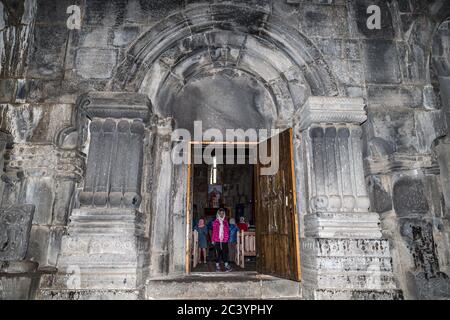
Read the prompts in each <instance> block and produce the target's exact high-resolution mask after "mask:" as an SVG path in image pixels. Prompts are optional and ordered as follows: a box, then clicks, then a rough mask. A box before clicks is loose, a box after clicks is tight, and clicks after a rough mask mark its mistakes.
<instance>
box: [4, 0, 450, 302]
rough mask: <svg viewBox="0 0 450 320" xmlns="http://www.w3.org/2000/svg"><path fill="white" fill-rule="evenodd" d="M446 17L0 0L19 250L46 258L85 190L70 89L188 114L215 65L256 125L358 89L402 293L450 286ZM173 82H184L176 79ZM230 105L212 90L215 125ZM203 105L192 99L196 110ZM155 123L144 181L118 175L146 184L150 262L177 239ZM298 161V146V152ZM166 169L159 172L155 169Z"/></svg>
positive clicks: (316, 4) (296, 7) (191, 3)
mask: <svg viewBox="0 0 450 320" xmlns="http://www.w3.org/2000/svg"><path fill="white" fill-rule="evenodd" d="M74 4H75V5H79V6H80V8H81V12H82V20H81V29H80V30H76V29H75V30H69V29H68V28H67V19H68V16H69V14H67V13H66V9H67V7H68V6H69V5H74ZM371 4H376V5H378V6H379V7H380V8H381V15H382V28H381V30H369V29H368V28H367V26H366V21H367V17H368V15H367V13H366V10H367V7H368V5H371ZM230 12H232V14H230ZM449 16H450V7H449V5H448V3H447V2H446V1H442V0H435V1H420V0H390V1H384V0H327V1H323V0H311V1H306V0H251V1H238V0H232V1H231V0H230V1H219V0H211V1H201V0H199V1H196V0H170V1H169V0H152V1H150V0H148V1H141V0H127V1H125V0H113V1H107V2H106V1H100V0H84V1H81V0H58V1H53V0H19V1H9V0H3V1H1V2H0V131H2V132H7V133H10V134H11V135H12V137H13V144H12V145H11V148H10V149H8V150H6V157H5V174H4V175H3V177H2V180H3V181H4V182H5V183H4V184H3V186H2V188H3V189H4V190H1V191H2V196H1V197H0V199H2V204H1V206H2V207H4V206H7V205H16V204H25V203H29V204H33V205H34V206H35V213H34V218H33V226H32V228H31V232H30V246H29V249H28V252H27V258H29V259H30V260H33V261H36V262H38V263H39V264H40V265H41V266H42V267H43V266H57V260H58V259H57V257H58V254H59V253H60V247H61V241H62V238H63V235H64V234H65V233H66V231H67V225H68V222H69V216H70V214H71V212H72V209H73V208H74V207H75V208H79V207H80V205H81V206H85V205H86V201H87V200H86V199H85V198H84V197H81V204H80V198H79V197H78V196H77V193H78V192H77V190H78V191H81V190H84V192H86V191H89V181H90V180H89V178H90V175H89V176H86V175H85V165H86V155H87V154H88V148H87V147H88V145H89V139H92V135H91V136H89V135H88V133H87V128H88V126H87V121H88V120H89V117H85V116H84V115H82V112H80V110H79V109H78V106H79V104H77V99H78V98H79V97H80V96H81V95H83V94H85V93H87V92H91V91H103V92H108V91H109V92H111V91H126V92H132V93H135V92H141V93H143V94H145V95H147V96H148V97H149V98H150V100H151V103H152V105H153V108H154V110H153V111H154V112H155V116H157V117H160V118H161V119H162V118H166V117H171V116H173V117H174V125H175V127H176V126H177V125H178V124H180V123H183V120H184V121H185V122H186V119H188V117H190V116H191V114H190V113H189V111H188V112H186V111H185V110H184V109H177V107H180V106H184V107H185V109H188V110H191V108H192V106H193V105H196V106H197V105H199V103H200V102H201V101H202V99H200V98H199V99H193V100H192V101H187V100H186V99H185V97H186V96H188V97H192V96H193V95H194V94H196V93H198V92H200V93H202V94H204V95H205V96H209V95H210V94H211V93H217V92H218V91H219V90H220V86H221V83H222V84H223V83H224V81H225V80H220V79H219V80H217V79H218V77H219V76H224V77H225V78H224V79H226V81H233V80H229V79H233V78H239V79H241V80H239V81H241V82H240V83H239V82H236V83H235V84H234V85H233V86H232V85H229V86H228V85H227V88H231V89H232V88H236V86H242V87H245V86H248V87H249V88H250V87H251V88H253V89H252V90H254V92H255V94H254V96H255V99H254V100H251V99H249V98H248V96H245V99H246V100H245V101H250V102H251V103H250V102H249V103H248V104H249V105H250V104H251V110H250V111H248V112H246V113H245V117H249V118H251V119H253V120H255V123H256V124H257V125H258V126H262V127H272V126H277V127H281V128H285V127H289V126H292V125H293V118H294V114H295V113H296V112H297V111H298V110H299V109H300V108H301V107H302V106H303V105H304V104H305V102H306V101H307V99H308V97H309V96H311V95H313V96H341V97H348V98H363V101H364V104H365V105H366V111H367V115H368V120H367V121H366V122H365V123H364V124H363V125H362V129H363V131H362V139H363V145H362V157H363V158H364V172H365V177H366V180H365V183H366V186H367V187H368V191H369V193H368V195H369V197H370V211H371V212H376V213H378V214H379V215H380V218H381V221H382V231H383V237H385V238H387V239H389V243H390V246H391V253H392V259H393V266H394V275H395V279H396V281H397V284H398V286H399V287H400V288H401V289H402V290H403V292H404V294H405V297H406V298H428V297H440V296H448V290H449V289H448V288H449V285H448V276H447V275H449V272H450V252H449V232H450V229H449V228H450V227H449V222H448V219H449V213H448V212H449V211H448V210H449V208H450V204H449V203H450V200H449V199H450V195H449V192H450V191H449V190H450V186H449V181H450V178H449V166H450V164H449V163H450V162H449V159H448V150H449V149H448V146H449V145H450V144H449V143H448V141H447V138H445V137H446V135H447V133H448V128H447V127H448V125H447V124H448V123H449V122H448V117H446V115H447V114H450V112H449V111H448V110H450V109H449V102H448V99H449V94H448V92H449V91H450V89H449V88H450V81H448V78H449V77H450V73H448V70H450V68H448V65H449V64H448V61H449V54H450V53H449V52H450V51H449V48H448V47H446V46H445V44H447V45H448V41H446V40H445V39H447V40H448V37H449V31H448V26H447V24H445V23H443V21H444V20H445V19H446V18H448V17H449ZM221 19H222V20H221ZM212 21H220V23H219V24H218V25H215V26H213V25H211V23H212ZM214 30H216V31H217V30H220V32H214ZM443 44H444V45H443ZM205 52H207V55H205ZM430 56H432V57H433V59H430ZM286 57H287V58H286ZM204 59H211V61H210V62H211V63H210V64H204V63H203V62H204ZM430 60H431V61H430ZM208 61H209V60H208ZM183 62H184V63H183ZM238 64H239V67H241V69H243V70H244V71H242V72H246V73H245V74H251V77H257V78H258V79H260V80H259V81H260V84H261V83H262V84H264V86H259V85H254V84H252V81H251V80H246V77H247V76H240V75H239V73H236V72H232V73H225V75H224V71H223V70H224V68H225V69H226V67H235V66H237V65H238ZM203 67H205V68H206V69H207V70H206V71H205V72H203V71H202V70H203V69H202V68H203ZM217 70H219V71H217ZM240 72H241V71H240ZM252 72H253V74H252ZM211 77H212V78H213V79H216V80H217V81H215V82H213V81H209V80H210V79H212V78H211ZM251 77H250V78H251ZM219 78H220V77H219ZM191 80H192V81H193V82H190V81H191ZM185 83H190V84H191V85H189V86H186V88H185V89H184V90H186V91H183V88H184V84H185ZM205 83H206V84H207V85H203V84H205ZM199 88H200V89H201V90H200V89H199ZM263 88H266V89H263ZM267 88H269V89H267ZM189 90H190V91H189ZM196 90H197V91H196ZM243 91H245V90H243ZM247 92H249V90H247ZM241 97H242V95H237V96H236V95H235V96H233V95H224V96H223V98H224V99H231V98H232V99H236V101H238V100H239V99H240V98H241ZM219 100H220V99H219ZM212 101H213V100H212ZM210 103H211V102H210ZM230 106H232V104H226V103H224V104H223V107H222V104H221V105H220V107H221V108H222V109H221V112H216V113H215V114H214V117H213V118H214V119H212V120H211V122H210V123H211V125H214V126H219V127H220V126H228V127H229V126H233V125H236V126H240V125H241V124H242V122H240V121H241V120H242V119H241V120H240V121H237V120H239V116H238V117H236V115H239V114H241V113H239V111H235V110H233V109H230V108H231V107H230ZM174 110H175V111H174ZM208 110H209V109H205V108H204V107H203V106H201V105H199V106H198V108H197V109H196V110H195V112H196V114H197V115H204V114H207V112H208ZM233 113H234V114H233ZM229 114H233V116H234V118H233V117H230V118H227V116H228V115H229ZM242 114H243V113H242ZM102 116H105V117H110V116H111V115H102ZM243 117H244V115H243ZM206 118H208V117H205V121H206V120H208V119H206ZM189 119H190V118H189ZM225 119H227V120H226V121H225ZM256 120H257V121H256ZM127 121H128V120H127ZM152 123H153V122H152ZM161 126H162V124H161V123H160V124H159V125H158V124H157V122H155V123H153V124H152V125H148V126H146V128H145V132H144V133H143V135H144V136H143V137H144V141H143V148H144V149H143V150H144V155H143V159H142V161H143V162H142V163H143V164H144V165H143V167H142V171H141V172H142V180H140V181H130V184H133V185H134V189H133V190H132V191H130V192H131V193H133V194H135V193H136V190H135V189H136V188H137V186H139V187H140V186H141V185H142V189H141V190H140V191H142V192H137V194H140V196H142V202H141V201H140V200H139V208H138V209H139V210H140V211H141V212H142V213H143V214H144V215H145V216H146V220H147V224H146V225H145V227H143V228H144V229H145V232H144V233H145V234H144V235H142V234H141V235H142V237H144V238H147V237H148V238H149V243H150V247H151V248H153V249H152V250H154V252H155V255H153V257H151V258H150V271H151V272H150V273H151V274H155V275H161V274H167V273H168V272H176V273H182V272H183V271H184V254H185V247H184V244H183V241H184V238H185V237H184V234H182V232H184V231H183V230H185V226H184V223H185V222H184V221H185V216H186V212H185V206H184V205H183V201H185V191H186V190H185V189H186V182H185V178H186V175H187V172H186V170H185V168H181V167H170V166H169V165H168V164H167V163H164V161H165V160H164V159H165V158H164V157H165V156H167V154H165V153H160V152H159V151H158V150H157V149H155V148H156V146H158V145H161V148H163V146H164V145H167V143H168V142H167V141H165V139H166V138H167V137H165V135H166V134H167V132H163V131H164V130H163V129H161V128H160V129H158V128H159V127H161ZM163 127H164V126H163ZM91 129H92V128H91ZM171 129H172V128H170V130H171ZM158 130H159V134H158ZM161 130H163V131H161ZM155 139H156V140H155ZM164 150H165V149H164ZM89 156H92V154H88V157H89ZM303 160H304V159H303ZM303 160H302V157H301V156H299V155H297V164H299V165H300V166H302V165H303V164H304V161H303ZM87 164H88V169H89V160H88V162H87ZM149 166H151V169H149ZM161 167H162V168H163V171H162V173H160V171H159V169H160V168H161ZM87 172H89V170H88V171H87ZM167 176H170V177H173V181H171V182H170V184H169V185H164V184H160V183H157V181H159V180H160V179H164V178H167ZM83 177H85V178H83ZM138 178H141V176H140V174H138ZM297 178H298V177H297ZM298 183H299V184H301V183H303V182H301V181H299V182H298ZM297 189H299V190H304V189H303V188H297ZM161 193H166V195H167V197H169V198H170V197H171V198H170V199H174V200H173V202H170V199H169V198H168V199H166V200H167V201H169V202H170V203H171V204H170V205H169V206H167V205H166V202H164V201H165V200H164V199H162V198H158V199H159V200H161V201H162V202H157V201H156V200H155V197H157V195H158V194H161ZM94 198H95V197H94ZM125 198H126V197H125ZM125 198H124V199H125ZM301 198H302V197H299V199H301ZM111 199H112V198H111ZM121 199H122V198H121ZM114 201H115V200H114ZM120 201H122V200H120ZM127 201H128V200H127ZM130 201H132V199H131V200H130ZM300 205H302V206H303V205H305V204H304V203H301V204H300ZM300 211H301V210H300ZM78 212H79V211H78ZM155 212H163V213H164V216H160V215H159V216H155ZM302 219H303V216H301V219H300V221H301V229H302V234H304V233H305V230H304V221H303V220H302ZM168 221H172V222H173V224H171V225H170V227H168V229H167V230H166V234H167V239H165V240H164V241H163V242H159V240H158V241H156V240H157V239H154V238H152V230H153V228H154V225H155V224H161V223H168ZM165 263H167V265H165Z"/></svg>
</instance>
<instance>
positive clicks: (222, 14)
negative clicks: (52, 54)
mask: <svg viewBox="0 0 450 320" xmlns="http://www.w3.org/2000/svg"><path fill="white" fill-rule="evenodd" d="M222 73H226V74H228V75H230V74H231V76H232V77H234V78H237V79H244V78H245V79H247V80H245V82H246V83H247V84H248V83H254V87H255V88H258V89H257V90H256V91H258V92H264V94H260V96H264V97H265V98H266V100H267V101H268V102H270V106H272V108H267V109H264V108H261V106H262V105H264V104H260V103H255V104H253V105H252V107H253V109H252V112H255V114H259V115H260V116H261V118H262V119H263V121H262V122H261V123H259V124H258V125H263V126H268V127H270V128H273V127H278V128H280V127H281V128H288V127H292V128H294V132H295V135H294V136H295V139H294V144H295V145H294V147H295V170H296V179H297V181H296V184H297V188H296V190H297V192H298V196H297V198H298V199H301V200H300V201H299V202H300V204H299V206H298V214H299V215H300V219H299V220H300V224H301V232H300V234H301V237H303V238H304V239H303V246H302V262H301V265H302V268H303V269H304V270H305V272H303V275H304V281H303V283H302V285H303V288H304V297H307V298H316V299H317V298H325V299H329V298H333V297H334V298H336V297H338V298H395V297H398V296H399V294H398V291H397V290H396V287H395V284H394V283H393V275H392V269H391V265H390V253H389V247H388V244H387V241H386V240H384V239H382V238H381V232H380V228H379V225H378V224H379V217H378V215H377V214H376V213H371V212H369V203H368V202H369V201H368V196H367V191H366V187H365V184H364V178H363V166H362V155H361V150H362V146H361V143H362V141H361V128H360V124H361V123H362V122H364V121H365V120H366V113H365V111H364V101H363V100H362V99H360V98H347V97H339V93H340V92H342V90H341V88H340V87H339V85H338V84H337V82H336V81H335V79H334V76H333V75H332V73H331V72H330V70H329V68H328V66H327V64H326V63H325V61H324V59H323V57H322V54H321V52H320V51H319V50H318V49H317V48H316V47H315V46H314V45H313V44H312V42H311V41H309V40H308V39H307V38H306V37H305V36H304V35H302V34H301V33H300V32H299V31H298V30H296V29H294V28H292V27H290V26H287V25H286V24H284V23H283V21H282V18H280V17H277V16H275V15H273V14H270V13H269V12H266V11H264V10H262V9H255V8H250V7H247V6H242V5H241V6H238V5H221V4H215V5H198V6H194V7H192V8H187V9H186V10H184V11H182V12H179V13H176V14H174V15H172V16H170V17H168V18H167V19H165V20H163V21H162V22H161V23H159V24H157V25H156V26H155V27H153V28H152V29H151V30H149V31H147V32H146V33H144V34H143V35H142V36H141V37H140V38H139V39H137V40H136V41H135V42H134V43H133V45H132V46H131V47H130V48H129V50H128V52H127V55H126V58H125V59H124V61H123V62H122V63H121V64H120V65H119V66H118V67H117V69H116V72H115V77H114V79H113V80H112V81H111V83H110V85H109V90H110V91H109V92H103V93H91V94H87V95H85V96H83V97H82V98H81V99H80V100H79V103H78V104H79V105H78V107H79V109H83V110H85V111H86V113H87V114H88V116H90V117H91V119H92V120H93V121H92V123H91V127H90V130H91V139H93V141H94V143H93V144H91V150H90V152H89V155H88V161H87V171H88V172H93V175H92V176H98V177H99V178H96V180H95V182H94V183H93V184H89V183H87V184H85V186H84V190H83V192H82V193H81V197H80V200H81V201H80V203H81V206H80V208H77V210H75V212H74V213H72V221H71V223H70V225H69V234H68V235H67V236H66V237H65V238H64V239H63V245H62V247H63V248H62V253H61V259H60V260H59V265H58V268H60V274H59V275H58V276H57V280H56V281H55V283H54V287H53V288H51V290H54V289H56V290H57V289H61V288H63V290H64V289H67V288H66V287H65V286H67V285H66V284H65V283H67V281H66V280H67V277H68V274H67V273H68V271H67V268H68V267H70V266H71V265H77V266H79V267H80V269H81V270H80V272H81V276H82V277H81V278H82V281H81V283H79V284H75V286H74V287H73V288H70V289H73V290H75V291H77V290H84V292H85V293H86V290H91V291H93V293H89V292H88V293H87V294H88V295H89V294H93V295H102V294H104V295H106V296H108V295H109V294H111V292H114V294H115V293H117V292H122V294H124V295H127V296H130V297H137V296H139V294H141V293H142V291H141V289H143V287H145V283H146V279H148V278H150V279H155V278H158V277H166V276H168V275H171V276H173V275H183V274H184V272H185V257H186V255H185V254H186V245H185V244H186V242H185V237H186V234H187V232H186V225H185V221H186V219H185V217H186V194H187V191H186V185H187V183H186V182H187V176H188V174H187V166H185V165H173V164H172V163H171V145H172V141H171V133H172V130H173V129H174V128H175V127H176V126H177V123H178V124H179V123H180V120H181V119H180V118H179V117H180V114H177V115H175V117H171V116H174V114H173V113H174V108H175V107H178V106H177V105H174V104H178V102H179V101H181V100H183V99H182V98H183V90H187V89H186V88H188V89H189V85H191V84H192V82H195V81H199V80H201V79H205V78H206V79H208V76H211V75H213V76H216V78H215V79H217V75H218V74H222ZM205 75H206V77H205ZM180 97H181V98H180ZM180 99H181V100H180ZM188 107H189V106H188ZM201 111H202V110H200V112H201ZM181 116H182V114H181ZM177 117H178V119H177ZM219 125H223V123H219ZM120 139H123V140H120ZM120 141H122V144H121V143H119V142H120ZM124 141H125V143H124ZM128 142H129V143H128ZM95 144H96V145H97V146H98V148H97V149H95V148H94V145H95ZM119 146H120V147H119ZM122 148H124V149H122ZM123 154H132V155H133V156H131V157H130V158H127V159H131V160H132V166H130V168H125V169H124V167H123V166H124V165H125V162H124V161H123V159H122V161H119V160H111V159H115V158H114V156H116V155H123ZM104 161H106V162H108V163H111V164H112V165H111V167H107V168H104V167H102V166H97V165H96V163H103V162H104ZM126 164H128V163H126ZM125 167H126V165H125ZM131 167H132V168H131ZM117 168H120V169H117ZM123 171H126V172H127V175H126V176H125V177H122V172H123ZM141 178H142V179H141ZM87 181H88V182H90V179H87ZM112 187H117V190H116V189H114V188H112ZM141 197H142V201H141ZM146 218H149V221H145V220H146ZM148 226H149V229H150V230H149V232H147V230H145V229H146V228H147V227H148ZM117 232H119V233H120V234H121V236H120V237H117V236H116V234H117ZM147 272H148V273H149V274H147ZM69 278H70V276H69ZM361 278H364V279H365V280H366V281H363V282H361V281H360V279H361ZM147 289H148V288H147ZM101 290H104V292H101ZM136 292H139V294H137V293H136Z"/></svg>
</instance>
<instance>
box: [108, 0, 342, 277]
mask: <svg viewBox="0 0 450 320" xmlns="http://www.w3.org/2000/svg"><path fill="white" fill-rule="evenodd" d="M243 13H245V15H244V14H243ZM249 17H251V18H249ZM110 87H111V90H113V91H131V92H136V91H138V92H140V93H143V94H146V95H147V96H148V97H149V98H150V100H151V101H152V104H153V106H154V111H155V114H156V115H158V116H159V117H161V118H166V117H171V118H172V119H173V122H174V123H173V126H172V124H171V126H172V127H171V129H177V128H183V129H188V130H189V131H192V125H193V123H192V122H193V121H194V120H202V121H203V122H204V123H205V126H204V127H205V128H217V129H219V130H225V129H227V128H229V129H247V128H255V129H262V128H267V129H273V128H278V129H287V128H291V127H292V126H293V118H294V114H295V113H296V111H298V109H299V108H300V107H301V106H302V105H304V103H305V101H306V100H307V99H308V97H309V96H311V95H314V96H322V95H324V96H336V95H338V92H339V88H338V85H337V83H336V81H335V79H334V77H333V75H332V74H331V72H330V71H329V68H328V67H327V63H326V62H325V60H324V59H323V57H322V54H321V52H320V51H319V50H318V49H317V48H316V47H315V46H314V44H313V43H312V42H311V41H309V40H308V38H307V37H305V36H304V35H302V34H301V33H300V32H299V31H298V30H297V29H295V28H292V27H290V26H288V25H287V24H285V23H284V22H283V18H282V17H278V16H276V15H274V14H273V13H270V12H267V11H265V10H263V9H261V8H257V7H251V6H248V7H247V6H245V5H235V4H234V5H233V4H227V5H219V4H217V5H216V4H214V5H198V6H194V7H190V8H187V9H185V10H184V11H183V12H182V13H180V14H174V15H172V16H170V17H168V18H167V19H165V20H163V21H162V22H160V23H159V24H158V25H156V26H155V27H153V28H152V29H151V30H149V31H148V32H146V33H145V34H144V35H142V36H141V37H140V38H139V39H138V40H137V41H136V42H135V43H134V44H133V45H132V46H131V48H130V49H129V50H128V52H127V56H126V58H125V59H124V61H123V63H122V64H121V65H120V66H119V67H118V68H117V72H116V77H115V79H114V80H113V81H112V82H111V86H110ZM224 88H227V89H228V91H224ZM161 165H162V166H163V167H164V168H165V169H162V171H163V172H171V173H172V176H170V178H171V179H173V181H175V183H174V184H173V185H171V186H167V189H165V190H163V189H162V188H158V189H159V190H156V191H155V192H156V193H155V195H156V197H158V195H161V196H162V197H165V198H164V199H165V200H164V201H162V202H161V203H165V204H166V205H165V206H162V205H161V206H159V207H158V206H157V207H153V209H152V210H153V211H154V212H158V214H153V216H154V217H155V219H157V221H153V222H152V225H153V226H155V225H158V226H161V224H163V225H164V224H166V222H167V221H169V220H170V221H171V225H170V226H167V227H163V228H164V229H163V230H159V231H158V232H162V233H164V234H170V235H172V238H171V239H169V238H166V240H165V241H164V243H162V242H161V241H159V240H158V241H156V240H155V241H153V243H154V244H155V246H156V247H153V248H152V250H153V251H154V252H158V254H157V255H154V260H153V261H152V262H151V264H152V265H153V266H154V268H153V267H151V268H150V269H151V273H152V274H153V275H156V276H157V275H162V274H168V273H183V272H185V266H186V260H185V258H184V257H185V255H184V254H182V253H184V252H186V250H188V249H187V248H186V247H185V243H186V241H185V237H180V236H179V234H180V233H183V234H186V229H185V228H184V227H182V226H184V223H183V222H182V220H183V219H180V218H179V217H182V216H186V214H187V212H185V208H186V207H187V206H186V201H187V200H186V199H187V198H186V194H187V190H186V189H187V184H186V182H187V180H188V169H187V167H184V168H181V167H179V168H169V166H170V164H169V163H163V162H161ZM167 177H169V176H167V174H166V178H167ZM170 193H173V194H175V196H174V197H172V198H171V199H168V198H167V197H166V196H165V195H167V194H170ZM168 202H170V206H167V203H168ZM163 216H165V218H162V217H163ZM169 216H172V217H174V216H175V217H176V218H173V219H170V218H168V217H169ZM152 231H153V229H152V230H151V231H150V237H152V234H154V232H152ZM151 242H152V240H151ZM180 257H183V258H180ZM165 261H170V263H168V264H169V265H170V266H169V267H167V265H168V264H166V263H165ZM163 266H165V267H163Z"/></svg>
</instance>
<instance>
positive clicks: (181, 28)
mask: <svg viewBox="0 0 450 320" xmlns="http://www.w3.org/2000/svg"><path fill="white" fill-rule="evenodd" d="M230 69H231V70H233V71H237V72H242V73H245V74H246V75H249V76H251V77H252V78H253V79H255V80H256V81H257V82H258V83H260V84H261V85H262V86H263V87H265V88H266V89H268V92H269V94H270V96H271V99H272V100H273V102H274V105H275V106H276V111H275V113H276V114H275V115H273V117H278V116H279V115H283V116H284V115H286V116H284V118H283V117H282V119H278V121H279V122H286V121H288V120H287V119H286V118H292V116H293V114H294V113H295V111H296V110H298V109H299V108H300V107H301V106H302V105H303V104H304V103H305V101H306V99H307V98H308V96H310V95H313V96H337V95H338V92H339V88H338V84H337V81H336V79H335V78H334V76H333V74H332V73H331V71H330V68H329V67H328V65H327V63H326V62H325V60H324V58H323V56H322V54H321V52H320V51H319V50H318V49H317V48H316V47H315V45H314V44H313V43H312V42H311V41H310V40H309V39H308V38H307V37H306V36H305V35H303V34H302V33H301V32H300V31H298V30H297V29H295V28H293V27H290V26H288V25H286V24H285V23H284V21H283V19H282V17H278V16H276V15H274V14H272V13H271V12H270V11H266V10H264V9H261V8H257V7H250V6H245V5H236V4H226V5H224V4H222V5H220V4H212V5H197V6H194V7H188V8H186V9H185V10H183V11H180V12H177V13H175V14H173V15H171V16H169V17H168V18H166V19H165V20H163V21H161V22H160V23H158V24H157V25H155V26H154V27H153V28H151V29H150V30H149V31H147V32H146V33H144V34H143V35H142V36H141V37H140V38H139V39H137V40H136V41H135V42H134V43H133V44H132V45H131V47H130V48H129V50H128V52H127V55H126V57H125V59H124V60H123V61H122V63H121V64H120V65H119V66H118V67H117V69H116V72H115V77H114V79H113V80H112V82H111V83H110V88H111V90H113V91H131V92H140V93H145V94H147V95H148V96H149V98H150V99H151V101H152V103H153V105H154V106H155V111H156V113H157V114H158V113H161V112H164V110H166V109H167V106H168V105H170V104H171V101H170V100H171V99H172V96H173V93H174V92H179V91H180V90H182V89H183V88H184V87H185V86H186V85H187V84H188V83H190V81H191V80H192V79H195V77H196V76H198V75H199V74H201V73H203V72H212V71H217V70H230ZM165 116H167V114H165ZM267 117H269V118H270V117H271V115H268V116H267Z"/></svg>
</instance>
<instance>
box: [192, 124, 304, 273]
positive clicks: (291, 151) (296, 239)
mask: <svg viewBox="0 0 450 320" xmlns="http://www.w3.org/2000/svg"><path fill="white" fill-rule="evenodd" d="M286 130H289V132H290V133H289V135H290V158H291V173H292V188H293V190H292V192H293V198H292V199H293V202H294V203H293V207H294V211H295V212H294V228H295V246H296V252H297V255H296V263H297V278H298V279H299V282H300V281H301V279H302V278H301V276H302V274H301V265H300V263H301V261H300V238H299V236H300V229H299V221H298V220H299V217H298V208H297V180H296V178H295V161H294V139H293V129H292V128H289V129H286ZM280 133H281V132H280ZM280 133H278V134H280ZM259 144H260V142H227V141H223V142H215V141H190V142H189V148H188V159H190V161H189V164H188V167H187V187H186V192H187V196H186V267H185V271H186V274H187V275H189V274H191V262H192V261H191V260H192V259H191V238H192V230H191V229H192V227H191V224H192V223H191V222H192V203H191V201H192V200H193V199H192V196H191V193H192V187H193V186H192V182H193V181H192V179H193V172H194V167H193V166H194V164H193V163H192V157H193V152H192V149H193V147H194V146H195V145H202V146H204V145H246V146H247V145H248V146H251V145H253V146H258V145H259ZM254 179H255V177H254ZM254 188H256V186H254ZM253 192H255V189H254V190H253ZM254 207H255V205H254ZM255 214H256V217H255V218H256V219H257V218H258V217H257V213H255Z"/></svg>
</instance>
